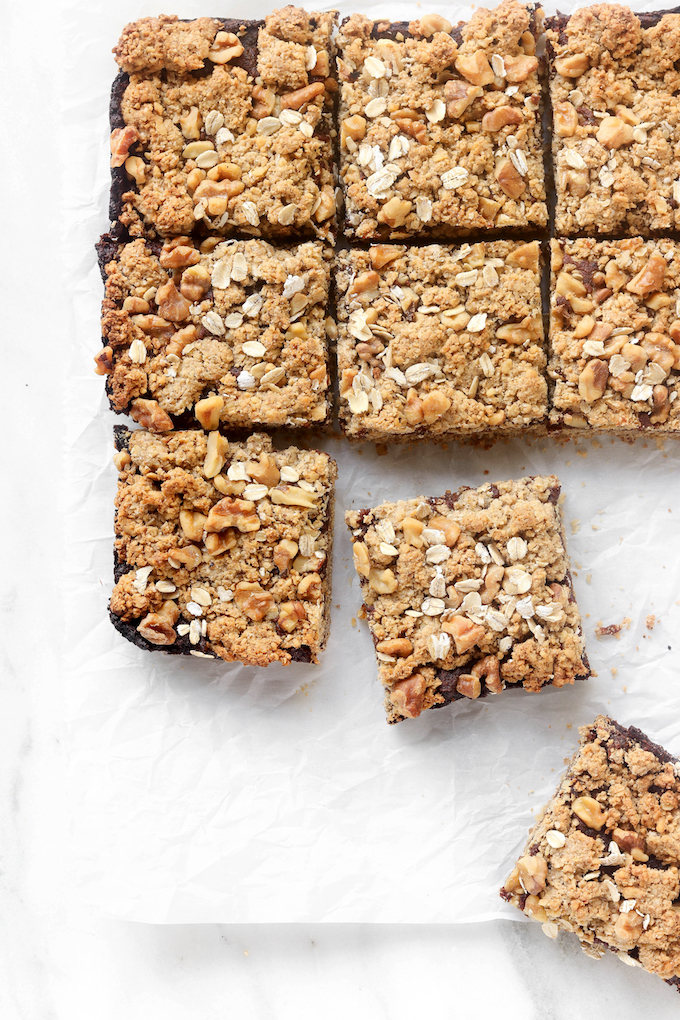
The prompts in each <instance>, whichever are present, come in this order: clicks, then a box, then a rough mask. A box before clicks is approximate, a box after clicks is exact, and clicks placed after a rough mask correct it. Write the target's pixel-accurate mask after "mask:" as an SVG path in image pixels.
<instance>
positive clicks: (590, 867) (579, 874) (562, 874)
mask: <svg viewBox="0 0 680 1020" xmlns="http://www.w3.org/2000/svg"><path fill="white" fill-rule="evenodd" d="M580 734H581V745H580V747H579V749H578V751H577V752H576V754H575V755H574V757H573V758H572V760H571V762H570V764H569V767H568V769H567V771H566V773H565V775H564V777H563V779H562V781H561V783H560V785H559V787H558V790H557V793H556V794H555V796H554V797H553V799H552V800H551V801H550V803H549V804H548V805H547V806H546V807H545V808H544V810H543V812H542V813H541V817H540V818H539V819H538V820H537V822H536V825H535V826H534V827H533V829H532V830H531V832H530V833H529V839H528V841H527V844H526V846H525V848H524V853H523V855H522V857H521V858H520V859H519V861H518V862H517V866H516V867H515V868H514V870H513V872H512V874H511V875H510V877H509V878H508V880H507V882H506V883H505V886H504V888H503V889H502V890H501V896H502V897H503V898H504V899H505V900H508V901H509V902H510V903H512V904H514V906H516V907H518V908H519V909H520V910H522V911H523V912H524V913H525V914H527V915H528V916H529V917H532V918H533V919H534V920H537V921H541V922H542V924H543V930H544V932H545V933H546V935H548V936H550V938H555V937H556V936H557V935H558V933H559V932H560V931H568V932H573V933H574V934H575V935H577V936H578V938H579V940H580V942H581V947H582V949H583V951H584V952H585V953H587V955H588V956H592V957H594V958H595V959H597V958H598V957H601V956H602V955H603V953H604V951H605V950H606V949H610V950H612V952H614V953H616V954H617V955H618V957H619V959H620V960H621V961H622V962H623V963H627V964H628V965H629V966H633V967H644V969H645V970H648V971H649V972H650V973H652V974H656V975H658V976H659V977H661V978H663V979H664V980H665V981H667V982H668V983H669V984H671V985H674V986H675V987H676V989H677V990H678V991H680V912H679V911H678V896H679V895H680V883H679V881H678V869H679V868H680V811H678V802H679V800H680V778H679V777H678V776H679V773H680V765H679V764H678V761H677V759H676V758H674V757H673V755H671V754H669V753H668V752H667V751H664V749H663V748H662V747H659V746H658V745H657V744H653V743H652V742H651V741H650V740H649V738H648V737H646V736H645V734H644V733H642V732H641V731H640V730H638V729H636V728H635V727H634V726H631V727H630V728H628V729H627V728H626V727H624V726H620V725H619V724H618V723H617V722H614V720H613V719H609V718H608V717H607V716H603V715H600V716H598V717H597V719H596V720H595V722H594V723H593V724H592V726H584V727H582V728H581V730H580Z"/></svg>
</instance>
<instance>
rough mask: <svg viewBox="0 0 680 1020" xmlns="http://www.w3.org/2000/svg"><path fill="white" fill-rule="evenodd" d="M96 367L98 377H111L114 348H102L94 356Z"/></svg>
mask: <svg viewBox="0 0 680 1020" xmlns="http://www.w3.org/2000/svg"><path fill="white" fill-rule="evenodd" d="M94 366H95V367H94V370H95V372H96V373H97V375H110V374H111V372H113V348H112V347H102V349H101V351H99V353H98V354H95V356H94Z"/></svg>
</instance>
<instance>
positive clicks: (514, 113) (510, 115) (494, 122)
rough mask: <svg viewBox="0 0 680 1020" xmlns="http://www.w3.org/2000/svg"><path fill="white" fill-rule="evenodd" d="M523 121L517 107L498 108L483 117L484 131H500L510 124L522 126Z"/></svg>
mask: <svg viewBox="0 0 680 1020" xmlns="http://www.w3.org/2000/svg"><path fill="white" fill-rule="evenodd" d="M522 119H523V118H522V114H521V113H520V111H519V110H518V109H517V107H516V106H496V107H495V108H494V109H493V110H489V112H488V113H485V114H484V116H483V117H482V130H483V131H500V130H501V128H504V127H507V125H508V124H521V123H522Z"/></svg>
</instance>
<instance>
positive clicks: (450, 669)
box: [345, 476, 590, 722]
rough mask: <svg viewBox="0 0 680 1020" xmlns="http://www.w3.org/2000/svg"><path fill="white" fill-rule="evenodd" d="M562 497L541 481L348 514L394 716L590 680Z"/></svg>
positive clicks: (555, 486) (548, 479)
mask: <svg viewBox="0 0 680 1020" xmlns="http://www.w3.org/2000/svg"><path fill="white" fill-rule="evenodd" d="M558 496H559V482H558V480H557V478H555V477H554V476H545V477H540V476H539V477H535V478H523V479H520V480H518V481H510V482H497V483H496V484H495V485H491V484H487V485H483V486H480V488H478V489H461V490H460V491H459V492H457V493H454V494H451V493H448V494H447V495H445V496H441V497H432V498H430V499H427V500H425V499H423V498H421V499H413V500H403V501H400V502H398V503H383V504H381V505H380V506H377V507H374V508H372V509H370V510H362V511H359V512H356V511H351V512H349V513H347V514H346V517H345V520H346V522H347V525H348V527H349V528H350V530H351V532H352V541H353V545H354V562H355V566H356V568H357V572H358V574H359V578H360V581H361V586H362V593H363V597H364V608H365V611H366V614H367V618H368V623H369V627H370V629H371V633H372V635H373V639H374V641H375V642H376V646H377V655H378V661H379V675H380V679H381V682H382V683H383V685H384V687H385V688H386V694H385V706H386V711H387V715H388V721H390V722H398V721H399V720H400V719H403V718H407V717H413V716H414V715H419V714H420V712H421V711H424V710H425V709H428V708H433V707H436V706H437V705H438V704H443V703H445V702H449V701H452V700H454V699H455V698H457V697H463V696H465V697H471V698H476V697H479V696H480V695H481V696H484V695H485V694H487V693H492V694H496V693H499V692H500V691H501V690H502V689H503V688H504V687H505V685H506V684H521V685H522V686H523V687H524V689H525V690H528V691H538V690H540V689H541V688H542V687H543V686H545V685H546V684H553V685H554V686H556V687H561V686H563V685H564V684H571V683H573V682H574V680H575V679H577V678H585V677H586V676H588V675H589V673H590V671H589V668H588V664H587V660H586V658H585V655H584V644H583V635H582V628H581V619H580V615H579V611H578V607H577V605H576V602H575V600H574V595H573V590H572V587H571V579H570V576H569V569H568V560H567V554H566V550H565V546H564V538H563V534H562V524H561V514H560V511H559V507H558V505H557V500H558ZM404 641H405V642H406V643H405V644H403V642H404ZM395 642H397V643H396V644H395ZM385 643H386V644H385ZM414 684H417V688H414ZM404 685H406V687H407V689H406V690H405V687H404ZM414 690H415V693H414Z"/></svg>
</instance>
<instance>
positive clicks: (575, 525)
mask: <svg viewBox="0 0 680 1020" xmlns="http://www.w3.org/2000/svg"><path fill="white" fill-rule="evenodd" d="M580 530H581V522H580V521H579V519H578V517H574V519H573V521H572V522H571V533H572V535H576V534H577V533H578V532H579V531H580Z"/></svg>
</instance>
